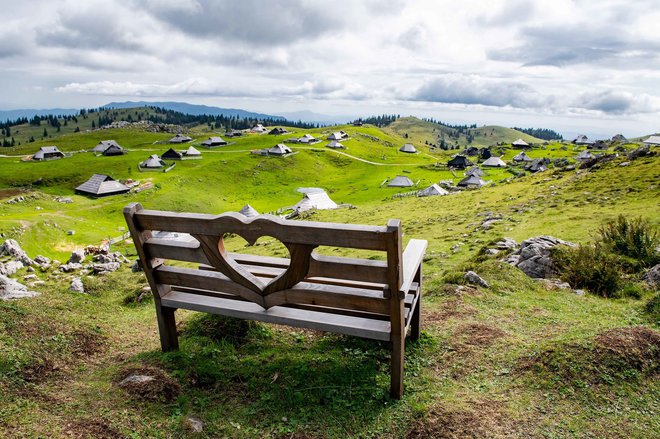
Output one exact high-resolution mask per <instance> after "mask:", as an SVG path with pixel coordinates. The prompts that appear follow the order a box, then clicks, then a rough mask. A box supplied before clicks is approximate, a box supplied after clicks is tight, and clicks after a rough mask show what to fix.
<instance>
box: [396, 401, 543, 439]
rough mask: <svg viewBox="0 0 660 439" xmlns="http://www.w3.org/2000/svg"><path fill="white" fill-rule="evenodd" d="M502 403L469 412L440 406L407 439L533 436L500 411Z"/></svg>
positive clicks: (478, 404)
mask: <svg viewBox="0 0 660 439" xmlns="http://www.w3.org/2000/svg"><path fill="white" fill-rule="evenodd" d="M498 405H499V403H497V402H494V401H480V402H476V403H472V404H470V407H469V408H466V409H450V408H448V407H445V406H442V405H439V406H436V407H435V408H433V409H432V410H431V411H430V412H429V413H427V414H426V416H424V417H423V418H422V419H419V420H418V421H417V422H415V424H414V425H413V428H412V429H411V430H410V431H408V432H407V433H406V435H405V437H406V439H422V438H423V439H427V438H435V439H459V438H460V439H465V438H475V439H481V438H504V437H533V436H532V434H530V433H529V432H524V431H521V429H522V424H517V425H515V424H514V422H513V420H512V419H511V418H509V417H508V416H506V415H505V414H504V413H503V412H502V411H500V410H498V408H497V407H498Z"/></svg>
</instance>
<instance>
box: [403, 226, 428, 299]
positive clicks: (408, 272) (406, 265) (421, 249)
mask: <svg viewBox="0 0 660 439" xmlns="http://www.w3.org/2000/svg"><path fill="white" fill-rule="evenodd" d="M426 246H427V242H426V240H424V239H411V240H410V242H408V245H407V246H406V249H405V250H404V252H403V279H402V282H401V291H402V292H404V293H407V292H408V290H410V286H411V285H412V283H413V281H414V279H415V274H416V273H417V269H418V268H419V266H420V265H421V264H422V259H424V254H425V253H426Z"/></svg>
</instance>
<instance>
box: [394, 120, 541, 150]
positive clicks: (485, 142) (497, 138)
mask: <svg viewBox="0 0 660 439" xmlns="http://www.w3.org/2000/svg"><path fill="white" fill-rule="evenodd" d="M384 131H386V132H389V133H394V134H398V135H399V136H404V137H405V136H406V135H407V136H408V137H407V139H408V140H409V141H410V142H411V143H413V144H414V145H415V146H416V147H418V148H422V149H426V148H428V147H427V146H424V145H427V143H426V142H428V144H433V145H439V144H440V139H443V138H444V139H445V142H446V143H447V145H452V146H454V145H459V146H460V147H465V146H466V145H468V140H467V137H466V134H465V133H458V132H457V131H456V130H455V129H453V128H449V127H447V126H445V125H440V124H436V123H432V122H426V121H423V120H420V119H418V118H416V117H401V118H399V119H397V120H395V121H394V122H393V123H391V124H390V125H388V126H387V127H386V128H385V129H384ZM457 133H458V138H456V137H455V135H456V134H457ZM470 133H471V134H472V136H473V140H472V142H471V143H470V144H471V145H474V146H492V145H496V144H498V143H505V144H510V143H511V142H514V141H516V140H518V139H523V140H524V141H525V142H527V143H539V144H541V143H543V140H541V139H537V138H536V137H533V136H530V135H529V134H525V133H523V132H520V131H517V130H514V129H511V128H505V127H501V126H495V125H484V126H481V127H478V128H471V129H470Z"/></svg>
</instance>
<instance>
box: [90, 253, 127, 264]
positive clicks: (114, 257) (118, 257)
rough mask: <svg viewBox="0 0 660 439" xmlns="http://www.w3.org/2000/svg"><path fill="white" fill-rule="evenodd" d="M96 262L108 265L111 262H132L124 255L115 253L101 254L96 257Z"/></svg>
mask: <svg viewBox="0 0 660 439" xmlns="http://www.w3.org/2000/svg"><path fill="white" fill-rule="evenodd" d="M93 259H94V261H95V262H98V263H101V264H108V263H110V262H119V263H128V262H130V261H129V260H128V259H126V257H125V256H124V255H122V254H121V253H119V252H114V253H100V254H98V255H95V256H94V258H93Z"/></svg>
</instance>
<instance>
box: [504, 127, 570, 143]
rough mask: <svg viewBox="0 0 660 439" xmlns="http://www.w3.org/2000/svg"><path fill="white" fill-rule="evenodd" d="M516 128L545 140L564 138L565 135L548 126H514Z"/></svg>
mask: <svg viewBox="0 0 660 439" xmlns="http://www.w3.org/2000/svg"><path fill="white" fill-rule="evenodd" d="M513 129H514V130H518V131H520V132H521V133H525V134H529V135H530V136H534V137H536V138H537V139H543V140H564V137H563V136H562V135H561V134H559V133H558V132H556V131H554V130H549V129H547V128H518V127H514V128H513Z"/></svg>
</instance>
